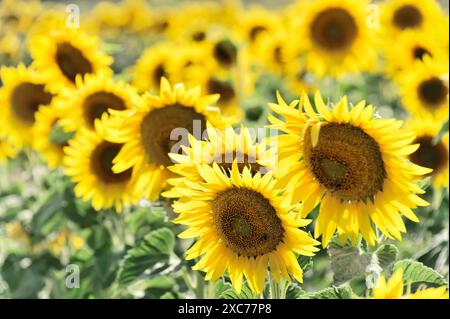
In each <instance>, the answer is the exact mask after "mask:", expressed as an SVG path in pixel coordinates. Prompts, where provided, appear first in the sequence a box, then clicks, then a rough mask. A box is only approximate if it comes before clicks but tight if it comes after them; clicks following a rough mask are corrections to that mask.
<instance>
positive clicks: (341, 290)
mask: <svg viewBox="0 0 450 319" xmlns="http://www.w3.org/2000/svg"><path fill="white" fill-rule="evenodd" d="M352 295H353V291H352V288H350V287H349V286H341V287H335V286H333V287H328V288H325V289H322V290H319V291H318V292H315V293H311V294H309V298H310V299H351V298H352Z"/></svg>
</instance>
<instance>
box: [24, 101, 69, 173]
mask: <svg viewBox="0 0 450 319" xmlns="http://www.w3.org/2000/svg"><path fill="white" fill-rule="evenodd" d="M35 119H36V121H35V123H34V126H33V129H32V134H33V148H34V149H35V150H36V151H38V152H39V153H40V154H41V155H42V157H43V158H44V159H45V160H46V162H47V165H48V167H49V168H50V169H55V168H57V167H59V166H61V165H62V163H63V157H64V151H63V148H64V147H65V146H67V142H68V140H69V139H70V138H71V137H72V133H65V132H63V131H62V128H61V127H60V126H59V123H58V120H59V116H58V115H57V112H56V110H55V108H54V104H51V105H49V106H41V107H40V108H39V111H37V112H36V114H35Z"/></svg>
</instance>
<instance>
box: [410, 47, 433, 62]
mask: <svg viewBox="0 0 450 319" xmlns="http://www.w3.org/2000/svg"><path fill="white" fill-rule="evenodd" d="M425 55H429V56H430V57H432V55H431V52H430V51H428V50H427V49H426V48H423V47H420V46H417V47H415V48H414V50H413V56H414V58H416V59H419V60H421V61H422V60H423V57H424V56H425Z"/></svg>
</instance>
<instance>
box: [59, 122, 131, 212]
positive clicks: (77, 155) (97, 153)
mask: <svg viewBox="0 0 450 319" xmlns="http://www.w3.org/2000/svg"><path fill="white" fill-rule="evenodd" d="M106 119H107V117H106V116H104V117H103V118H102V119H101V120H97V121H96V123H95V131H91V130H88V129H87V128H84V127H82V128H81V129H79V130H78V131H77V134H76V135H75V137H74V138H73V139H71V140H70V141H69V146H66V147H64V153H65V156H64V168H65V170H64V172H65V174H66V175H67V176H70V177H71V178H72V180H73V182H74V183H76V186H75V189H74V190H75V195H76V196H78V197H81V198H83V200H85V201H89V200H91V201H92V206H93V207H94V208H95V209H96V210H101V209H107V208H112V207H114V208H115V209H116V211H117V212H120V211H122V208H123V207H124V206H128V205H131V204H133V203H135V202H137V201H138V200H139V197H138V196H136V195H135V194H134V192H133V189H134V186H133V185H134V180H133V176H132V172H131V169H127V170H124V171H122V172H121V173H117V174H116V173H114V172H113V170H112V166H113V163H112V161H113V159H114V158H115V157H116V155H117V154H118V153H119V152H120V151H121V149H122V148H123V144H120V143H111V142H108V141H107V140H106V139H105V135H106V131H105V129H104V125H102V124H101V123H103V122H105V120H106Z"/></svg>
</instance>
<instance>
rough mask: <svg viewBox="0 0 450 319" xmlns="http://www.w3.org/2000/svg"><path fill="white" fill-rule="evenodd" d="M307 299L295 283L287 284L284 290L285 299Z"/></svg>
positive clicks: (305, 294)
mask: <svg viewBox="0 0 450 319" xmlns="http://www.w3.org/2000/svg"><path fill="white" fill-rule="evenodd" d="M305 297H307V293H306V291H304V290H303V289H302V288H300V286H298V285H297V284H295V283H292V282H291V283H289V284H288V286H287V288H286V299H303V298H305Z"/></svg>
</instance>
